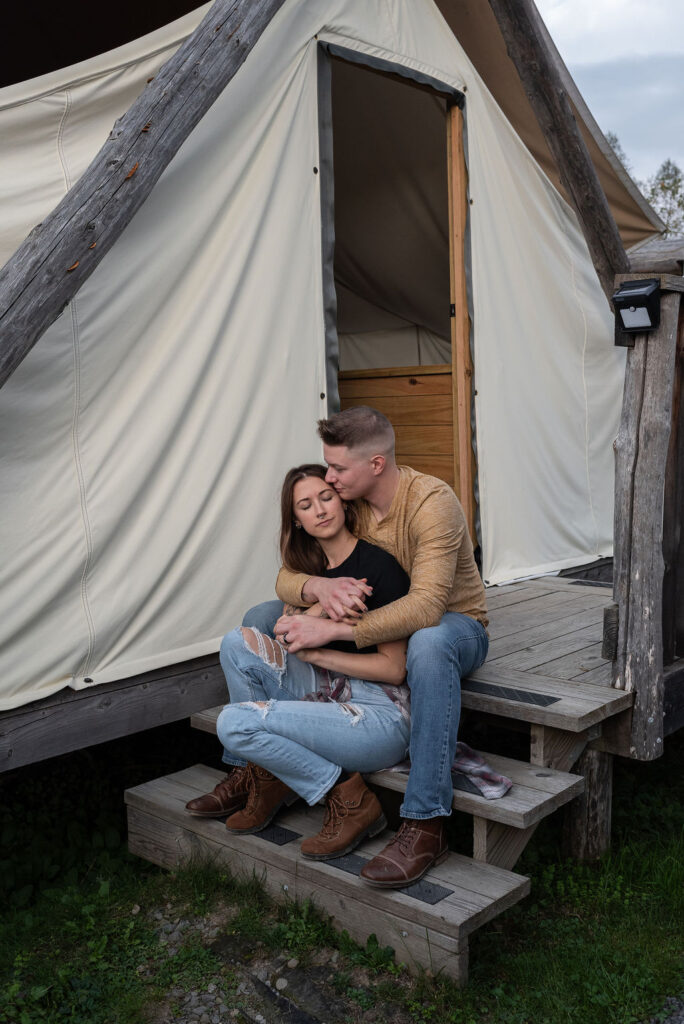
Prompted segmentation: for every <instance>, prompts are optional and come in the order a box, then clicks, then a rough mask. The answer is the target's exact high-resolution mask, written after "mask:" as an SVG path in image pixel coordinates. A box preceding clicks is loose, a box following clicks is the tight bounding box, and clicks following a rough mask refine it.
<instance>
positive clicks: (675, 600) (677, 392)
mask: <svg viewBox="0 0 684 1024" xmlns="http://www.w3.org/2000/svg"><path fill="white" fill-rule="evenodd" d="M683 378H684V303H681V302H680V307H679V325H678V329H677V348H676V354H675V372H674V389H673V395H672V428H671V433H670V445H669V449H668V453H667V464H666V468H665V495H664V507H663V560H664V578H663V664H664V665H669V664H670V663H671V662H673V661H674V660H675V658H677V657H679V656H681V655H682V654H684V539H683V538H682V520H683V518H684V414H683V413H682V402H683V401H684V396H683V395H682V379H683Z"/></svg>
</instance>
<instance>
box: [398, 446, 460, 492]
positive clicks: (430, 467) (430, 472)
mask: <svg viewBox="0 0 684 1024" xmlns="http://www.w3.org/2000/svg"><path fill="white" fill-rule="evenodd" d="M397 464H398V465H399V466H410V467H411V468H412V469H415V470H417V471H418V472H419V473H425V474H426V475H427V476H436V477H437V478H438V479H439V480H443V481H444V483H445V484H449V487H453V486H454V460H453V459H452V458H451V456H450V455H408V454H406V453H404V452H397Z"/></svg>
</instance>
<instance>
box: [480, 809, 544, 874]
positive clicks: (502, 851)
mask: <svg viewBox="0 0 684 1024" xmlns="http://www.w3.org/2000/svg"><path fill="white" fill-rule="evenodd" d="M536 829H537V826H536V825H531V826H530V827H529V828H525V829H517V828H511V827H510V826H508V825H500V824H499V823H498V822H496V821H487V820H485V819H484V818H475V819H473V858H474V859H475V860H478V861H482V863H483V864H496V866H497V867H500V868H506V869H507V870H511V869H512V868H513V867H515V865H516V864H517V862H518V860H519V858H520V856H521V854H522V853H523V851H524V850H525V847H526V846H527V844H528V843H529V841H530V839H531V838H532V836H533V835H534V833H535V832H536Z"/></svg>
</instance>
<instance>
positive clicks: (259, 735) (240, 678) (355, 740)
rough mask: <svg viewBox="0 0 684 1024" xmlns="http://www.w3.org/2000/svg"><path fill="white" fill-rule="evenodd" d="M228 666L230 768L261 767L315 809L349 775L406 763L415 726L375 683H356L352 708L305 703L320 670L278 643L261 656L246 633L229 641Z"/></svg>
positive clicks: (221, 722) (224, 715) (222, 722)
mask: <svg viewBox="0 0 684 1024" xmlns="http://www.w3.org/2000/svg"><path fill="white" fill-rule="evenodd" d="M249 632H250V633H251V630H250V631H249ZM252 635H253V634H252ZM259 636H260V634H257V637H259ZM221 667H222V668H223V672H224V674H225V677H226V681H227V683H228V690H229V693H230V700H231V703H230V704H228V705H226V707H225V708H224V709H223V711H222V712H221V714H220V715H219V718H218V722H217V724H216V731H217V733H218V737H219V739H220V741H221V743H222V744H223V746H224V755H223V761H224V763H225V764H233V765H239V764H245V763H246V762H247V761H253V762H255V763H256V764H259V765H261V767H262V768H266V769H267V770H268V771H270V772H271V773H272V774H273V775H276V776H277V777H278V778H279V779H281V780H282V781H283V782H284V783H285V784H286V785H288V786H289V787H290V789H293V790H294V791H295V792H296V793H298V794H299V796H301V797H303V798H304V800H306V802H307V803H308V804H315V803H317V802H318V801H319V800H320V799H321V797H323V796H325V794H326V793H327V792H328V790H329V789H331V788H332V786H334V785H335V783H336V781H337V779H338V778H339V776H340V773H341V771H342V769H345V770H346V771H349V772H373V771H379V770H380V769H381V768H388V767H390V765H393V764H396V763H397V762H398V761H402V760H403V759H404V758H405V757H406V754H407V751H408V744H409V731H410V725H409V723H408V721H407V720H406V719H405V718H404V716H403V715H402V714H401V712H400V711H399V709H398V708H397V706H396V705H395V704H394V703H393V702H392V701H391V700H390V699H389V697H388V696H387V695H386V694H385V693H384V692H383V690H382V688H381V687H380V686H378V685H376V684H375V683H368V682H365V681H364V680H363V679H351V680H350V682H351V694H352V695H351V700H350V701H347V702H346V703H344V704H338V703H335V702H330V703H318V702H312V701H303V700H301V698H302V697H303V696H304V695H305V694H307V693H312V692H313V691H315V690H316V689H317V688H318V672H319V671H320V670H318V669H316V668H315V666H313V665H310V664H307V663H306V662H303V661H300V660H299V658H297V656H296V655H294V654H288V653H287V651H285V650H283V649H282V648H280V646H279V645H274V641H273V640H271V639H270V637H261V642H260V644H259V649H258V651H257V652H255V651H253V650H252V649H251V648H250V646H249V645H248V643H247V640H246V637H245V636H243V633H242V631H241V630H240V629H235V630H233V632H232V633H228V634H227V635H226V636H225V637H224V638H223V643H222V644H221Z"/></svg>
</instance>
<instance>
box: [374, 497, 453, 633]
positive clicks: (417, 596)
mask: <svg viewBox="0 0 684 1024" xmlns="http://www.w3.org/2000/svg"><path fill="white" fill-rule="evenodd" d="M409 528H410V531H411V534H412V539H413V543H414V550H415V555H414V558H413V564H412V566H411V569H410V576H411V588H410V590H409V592H408V594H407V595H406V597H401V598H399V600H398V601H393V602H392V603H391V604H388V605H385V606H384V607H383V608H376V609H375V610H373V611H370V612H367V613H366V614H365V615H364V616H363V619H362V620H361V621H360V622H359V623H358V625H356V626H355V627H354V639H355V642H356V646H357V648H363V647H368V646H370V645H371V644H379V643H383V642H386V641H389V640H400V639H403V638H404V637H408V636H410V635H411V634H412V633H415V632H416V630H417V629H425V628H426V627H427V626H436V625H437V623H438V622H439V620H440V619H441V617H442V615H443V614H444V612H445V611H446V608H447V605H448V603H449V598H450V595H451V590H452V587H453V583H454V576H455V573H456V565H457V562H458V556H459V551H460V548H461V545H462V543H463V540H464V536H465V534H466V523H465V516H464V515H463V509H462V508H461V505H460V503H459V501H458V499H457V497H456V495H455V494H454V493H453V491H451V490H450V489H448V488H446V487H444V488H440V489H439V490H438V491H434V492H432V493H431V494H428V495H427V497H426V498H425V500H424V501H423V502H422V504H421V505H420V506H419V507H418V509H417V510H416V511H415V513H414V515H413V518H412V520H411V524H410V527H409Z"/></svg>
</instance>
